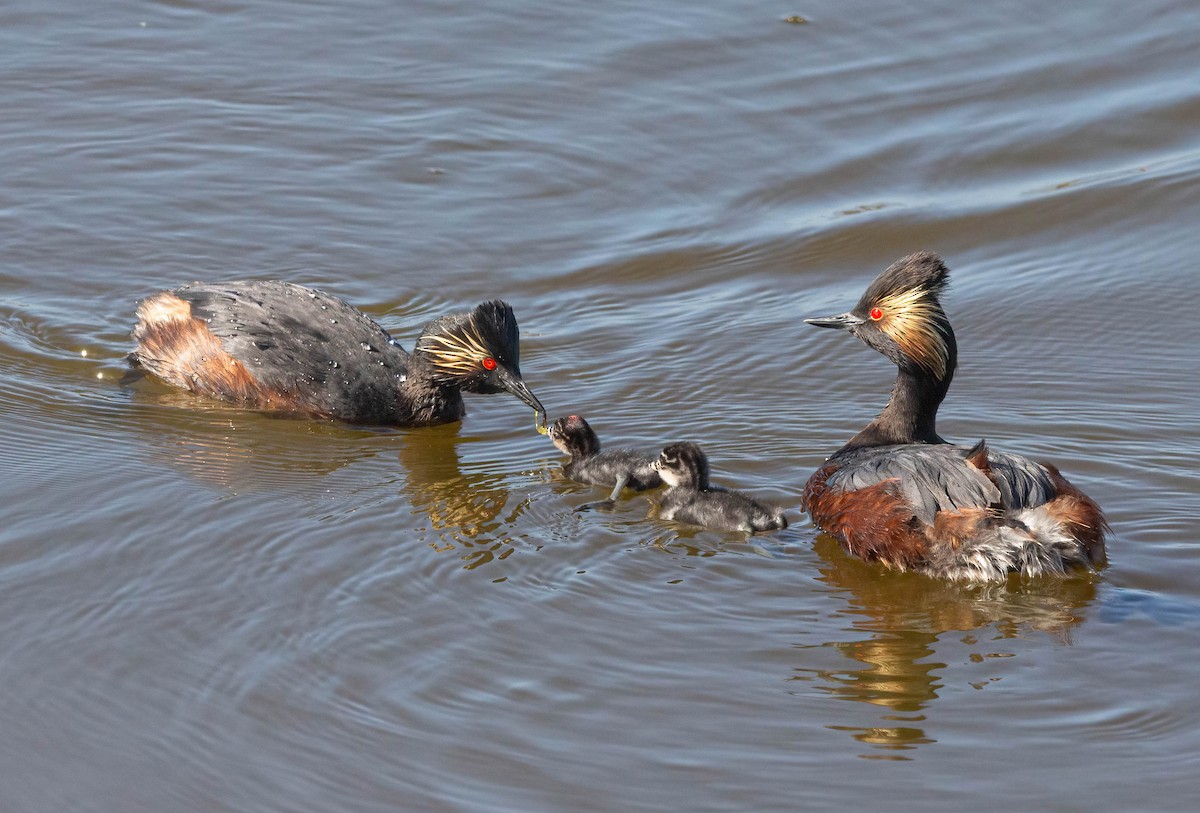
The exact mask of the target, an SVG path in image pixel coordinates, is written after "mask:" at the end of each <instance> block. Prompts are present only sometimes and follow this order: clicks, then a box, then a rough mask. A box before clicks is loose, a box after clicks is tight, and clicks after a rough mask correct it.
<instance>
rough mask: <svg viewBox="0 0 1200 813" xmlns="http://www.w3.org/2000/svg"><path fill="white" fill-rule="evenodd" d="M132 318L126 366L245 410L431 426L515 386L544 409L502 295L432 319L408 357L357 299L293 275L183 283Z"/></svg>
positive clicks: (149, 301) (144, 305)
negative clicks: (298, 281) (354, 303)
mask: <svg viewBox="0 0 1200 813" xmlns="http://www.w3.org/2000/svg"><path fill="white" fill-rule="evenodd" d="M137 316H138V323H137V325H136V326H135V327H134V329H133V338H134V339H135V340H136V341H137V347H136V348H134V350H133V352H132V353H130V355H129V359H130V361H131V363H133V364H134V365H135V366H140V367H142V368H144V369H146V370H148V371H149V372H151V373H153V374H154V375H155V376H157V377H158V378H160V379H162V380H163V381H165V382H167V383H168V384H172V385H174V386H176V387H180V388H182V389H187V390H192V391H193V392H196V393H199V394H201V395H206V396H209V397H211V398H217V399H219V400H222V401H228V402H230V403H234V404H238V405H240V406H243V407H249V408H255V409H266V410H271V411H275V412H285V413H297V414H302V415H310V416H313V417H323V418H333V419H336V420H339V421H345V422H347V423H357V424H377V425H388V426H427V425H431V424H440V423H449V422H452V421H457V420H460V419H461V418H462V417H463V414H464V413H465V409H464V407H463V399H462V392H463V391H466V392H476V393H498V392H510V393H512V394H513V395H515V396H516V397H517V398H520V399H521V400H522V401H524V402H525V403H526V404H528V405H529V406H531V407H533V409H534V410H535V411H536V412H538V413H541V412H544V410H543V408H542V404H541V402H540V401H538V399H537V398H535V397H534V395H533V393H532V392H530V391H529V388H528V387H527V386H526V385H525V382H524V381H522V380H521V368H520V335H519V331H518V328H517V319H516V317H515V316H514V315H513V311H512V308H511V307H509V305H508V304H507V303H505V302H501V301H499V300H496V301H492V302H484V303H483V304H481V305H478V306H476V307H475V309H474V310H471V311H469V312H466V313H457V314H453V315H450V316H442V317H440V318H438V319H434V320H433V321H431V322H429V324H427V325H425V328H424V329H423V330H422V332H421V334H420V336H419V337H418V338H417V341H416V345H415V347H414V349H413V352H412V354H411V355H410V354H409V353H407V352H405V350H404V349H403V348H402V347H401V346H400V344H399V343H398V342H396V341H395V340H394V339H393V338H392V337H391V336H390V335H388V332H387V331H386V330H384V329H383V328H382V327H380V326H379V325H378V324H377V323H376V322H375V321H374V320H373V319H371V317H369V316H367V315H366V314H365V313H363V312H362V311H360V310H358V309H357V308H354V307H351V306H350V305H349V304H347V303H346V302H344V301H343V300H341V299H338V298H337V297H334V296H330V295H329V294H327V293H324V292H322V291H317V290H314V289H311V288H305V287H302V286H300V285H293V284H291V283H288V282H277V281H249V282H226V283H217V284H200V283H197V284H193V285H188V286H184V287H182V288H178V289H176V290H173V291H162V292H159V293H157V294H155V295H153V296H151V297H149V298H147V299H145V300H143V301H142V302H141V303H140V304H139V305H138V309H137Z"/></svg>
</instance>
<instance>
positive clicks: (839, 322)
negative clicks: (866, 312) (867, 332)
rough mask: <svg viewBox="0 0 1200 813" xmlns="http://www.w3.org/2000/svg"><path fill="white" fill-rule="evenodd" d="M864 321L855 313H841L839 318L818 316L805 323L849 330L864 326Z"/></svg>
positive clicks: (806, 320)
mask: <svg viewBox="0 0 1200 813" xmlns="http://www.w3.org/2000/svg"><path fill="white" fill-rule="evenodd" d="M862 321H863V320H862V319H860V318H859V317H857V316H855V315H854V314H853V313H839V314H838V315H837V316H816V317H814V318H812V319H805V320H804V322H805V323H806V324H809V325H816V326H817V327H832V328H837V329H838V330H849V329H850V328H852V327H856V326H858V325H861V324H862Z"/></svg>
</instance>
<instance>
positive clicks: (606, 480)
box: [547, 415, 662, 510]
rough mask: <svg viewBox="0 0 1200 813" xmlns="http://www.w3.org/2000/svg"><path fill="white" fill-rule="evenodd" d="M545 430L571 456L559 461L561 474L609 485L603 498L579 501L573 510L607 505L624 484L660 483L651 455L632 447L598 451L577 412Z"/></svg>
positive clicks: (643, 486)
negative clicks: (561, 467)
mask: <svg viewBox="0 0 1200 813" xmlns="http://www.w3.org/2000/svg"><path fill="white" fill-rule="evenodd" d="M547 434H548V435H549V436H550V440H551V441H552V442H553V443H554V445H555V446H556V447H557V448H558V450H559V451H561V452H562V453H563V454H567V455H570V456H571V459H570V460H568V461H567V462H566V463H564V464H563V474H565V475H567V476H568V477H570V478H571V479H572V480H575V481H576V482H579V483H587V484H589V485H598V486H612V487H613V490H612V494H610V495H609V497H608V499H607V500H605V501H603V502H599V503H588V504H586V505H581V506H579V508H577V509H576V510H582V509H586V508H600V507H606V506H611V505H612V504H613V503H614V502H616V500H617V497H619V496H620V495H621V490H622V489H625V488H632V489H633V490H634V491H645V490H646V489H650V488H658V487H659V486H661V485H662V479H661V478H660V477H659V476H658V472H657V471H655V470H654V456H653V455H649V454H644V453H642V452H638V451H635V450H633V449H610V450H608V451H604V452H602V451H600V438H598V437H597V436H596V433H595V431H594V430H593V429H592V427H591V425H590V424H588V422H587V421H586V420H584V419H583V418H582V417H581V416H579V415H568V416H567V417H565V418H559V419H558V420H557V421H555V422H554V423H552V424H550V426H549V428H548V430H547Z"/></svg>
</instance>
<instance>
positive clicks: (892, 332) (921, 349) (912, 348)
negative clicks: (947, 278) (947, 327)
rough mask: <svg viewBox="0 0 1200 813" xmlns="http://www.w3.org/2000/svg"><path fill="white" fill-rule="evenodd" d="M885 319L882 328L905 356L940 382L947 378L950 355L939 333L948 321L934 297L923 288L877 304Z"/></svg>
mask: <svg viewBox="0 0 1200 813" xmlns="http://www.w3.org/2000/svg"><path fill="white" fill-rule="evenodd" d="M878 307H879V308H881V309H882V310H883V313H884V314H885V316H884V318H883V319H882V320H881V321H880V322H879V328H880V330H882V331H883V332H884V333H886V334H887V335H888V336H890V337H891V338H892V340H893V341H895V342H896V344H898V345H899V346H900V349H901V350H903V351H904V353H905V355H907V356H908V357H909V358H911V359H912V360H913V361H915V362H916V363H917V364H919V365H920V366H921V367H924V368H925V369H926V370H928V371H929V372H930V373H932V374H933V375H934V376H936V377H937V378H945V377H946V373H947V370H946V367H947V366H948V365H949V363H950V352H949V350H948V349H947V348H946V340H945V338H944V337H943V336H942V333H941V331H939V330H938V325H939V323H941V322H943V321H944V320H945V318H946V317H945V315H944V314H943V313H942V309H941V307H940V306H939V305H938V304H937V300H936V299H934V294H933V293H932V292H931V291H929V290H928V289H927V288H925V287H923V286H918V287H916V288H908V289H905V290H903V291H898V292H897V293H894V294H891V295H889V296H886V297H884V298H883V299H881V300H880V301H879V302H878Z"/></svg>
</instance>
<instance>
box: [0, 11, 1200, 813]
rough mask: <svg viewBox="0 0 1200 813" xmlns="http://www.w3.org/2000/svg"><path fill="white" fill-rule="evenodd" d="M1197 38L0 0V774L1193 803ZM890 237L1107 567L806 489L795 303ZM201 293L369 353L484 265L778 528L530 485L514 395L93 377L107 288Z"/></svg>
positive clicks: (601, 377) (811, 454)
mask: <svg viewBox="0 0 1200 813" xmlns="http://www.w3.org/2000/svg"><path fill="white" fill-rule="evenodd" d="M792 15H801V16H802V17H803V18H804V19H805V20H806V22H805V23H803V24H801V23H799V22H792V23H789V22H786V21H785V19H786V18H788V17H791V16H792ZM1198 49H1200V8H1197V7H1195V6H1194V4H1188V3H1184V2H1179V1H1178V0H1162V2H1151V3H1149V4H1140V5H1134V6H1130V5H1128V4H1126V5H1122V4H1114V3H1105V2H1084V3H1076V4H1072V5H1071V6H1070V7H1069V8H1065V7H1064V8H1057V7H1049V6H1047V5H1046V4H1044V3H1032V2H1020V3H1016V4H1006V5H1004V6H1003V7H1001V6H996V5H995V4H992V5H988V6H986V7H983V6H981V7H972V6H963V5H962V4H955V3H945V2H935V0H922V1H921V2H917V3H909V4H905V5H902V6H899V5H894V4H877V3H857V2H853V3H833V2H824V0H822V1H821V2H817V3H815V4H812V5H807V6H804V7H799V6H793V5H788V4H770V3H766V4H764V3H760V2H746V1H745V0H733V2H728V3H723V4H718V5H717V6H701V7H697V6H696V5H695V4H683V3H679V2H675V0H669V1H668V2H666V3H657V4H652V7H646V5H645V4H637V3H603V4H594V3H593V4H588V3H572V2H568V3H561V2H560V3H550V2H545V1H544V0H518V1H517V2H512V3H508V4H503V5H502V6H489V5H488V4H478V3H477V4H468V5H466V6H454V5H446V4H440V3H419V2H405V3H401V4H395V3H385V2H375V1H373V0H358V1H357V2H351V3H339V4H300V5H297V4H294V3H284V2H279V0H265V1H264V2H258V3H253V4H240V3H232V2H218V3H196V2H179V0H171V1H170V2H141V3H117V4H115V5H114V4H108V5H105V6H104V7H103V8H100V7H98V6H96V5H95V4H89V3H81V2H77V1H76V2H68V3H65V4H64V3H58V4H56V5H55V6H54V7H53V8H51V7H49V6H46V5H45V4H37V3H33V2H30V1H29V0H13V2H9V3H7V4H5V5H4V7H3V9H0V102H2V103H3V108H4V111H5V115H4V116H3V117H0V179H2V183H0V256H3V263H0V461H2V462H3V467H4V472H5V474H4V477H3V482H2V485H0V506H2V507H0V517H2V522H0V653H2V654H0V679H2V680H3V685H4V687H5V692H4V699H3V700H2V701H0V726H2V727H3V730H4V732H5V737H4V745H3V746H2V747H0V808H3V809H4V810H5V811H46V810H94V811H112V810H122V811H139V810H145V811H162V810H171V811H214V810H237V811H256V810H262V811H280V810H289V811H291V810H294V811H310V810H311V811H325V810H342V811H373V810H414V811H418V810H419V811H479V810H488V811H522V812H523V813H525V812H527V811H543V810H544V811H560V810H571V811H593V810H594V811H614V810H622V811H625V810H638V811H653V810H661V811H678V810H692V811H730V810H745V811H772V810H779V811H783V810H797V809H844V808H846V807H847V806H856V807H863V808H875V809H898V808H913V809H916V808H920V809H926V810H962V809H965V808H968V807H972V808H973V807H978V805H979V800H980V799H987V800H988V802H987V805H988V806H992V807H996V808H1000V807H1005V808H1010V809H1046V810H1049V809H1059V810H1067V809H1089V810H1130V809H1154V810H1181V811H1183V810H1191V809H1193V808H1194V804H1195V802H1194V800H1195V797H1196V793H1197V791H1198V790H1200V781H1198V780H1197V779H1196V778H1195V777H1196V775H1197V755H1198V754H1200V737H1198V735H1197V733H1196V732H1197V731H1200V714H1198V712H1197V711H1196V703H1195V686H1196V682H1197V672H1196V668H1195V666H1194V661H1193V660H1192V658H1193V656H1194V654H1193V653H1194V652H1195V651H1196V646H1197V643H1198V642H1200V641H1198V639H1200V548H1198V546H1197V545H1196V542H1197V541H1198V540H1200V520H1197V517H1198V516H1200V496H1198V495H1200V476H1198V475H1197V470H1196V461H1197V459H1198V457H1200V426H1198V425H1197V419H1196V415H1197V414H1200V387H1197V384H1196V380H1197V373H1198V372H1200V367H1198V365H1197V362H1196V348H1197V347H1198V346H1200V329H1198V328H1197V327H1196V324H1197V323H1196V320H1195V316H1194V313H1193V311H1194V310H1195V305H1194V303H1196V302H1197V301H1200V270H1198V267H1197V262H1196V252H1195V248H1194V246H1195V224H1196V223H1197V222H1198V221H1200V204H1198V201H1200V196H1197V194H1196V189H1197V181H1198V180H1200V85H1197V83H1196V75H1197V73H1196V68H1197V62H1196V56H1195V55H1196V53H1197V52H1198ZM923 249H927V250H936V251H939V252H940V253H942V254H943V256H944V257H945V258H946V260H947V262H948V264H949V265H950V267H951V269H952V273H953V283H952V289H951V292H950V294H949V295H948V297H947V308H948V311H949V314H950V317H951V319H952V320H953V322H954V324H955V328H956V330H957V333H958V338H959V346H960V356H961V359H960V368H959V371H958V375H957V377H956V379H955V382H954V386H953V388H952V390H951V393H950V396H949V398H948V399H947V401H946V403H945V405H944V407H943V410H942V413H941V420H940V422H939V430H940V431H941V432H942V434H944V435H946V436H947V437H951V438H954V439H956V440H959V441H963V442H973V441H974V440H977V439H978V438H980V437H986V438H987V439H988V442H989V443H990V444H992V445H993V446H995V447H998V448H1004V449H1007V450H1011V451H1016V452H1021V453H1026V454H1030V455H1033V456H1035V457H1038V458H1041V459H1046V460H1051V461H1054V462H1055V463H1057V464H1058V465H1059V466H1060V467H1061V468H1062V469H1063V470H1064V472H1066V473H1067V474H1068V476H1070V477H1071V478H1072V480H1073V481H1074V482H1075V483H1076V484H1078V485H1079V486H1081V487H1082V488H1084V489H1085V490H1086V491H1087V492H1088V493H1089V494H1091V495H1092V496H1094V497H1095V498H1096V499H1097V500H1098V501H1099V502H1100V503H1101V505H1103V506H1104V507H1105V509H1106V510H1107V512H1108V515H1109V518H1110V520H1111V523H1112V526H1113V531H1114V533H1113V537H1112V540H1111V543H1110V560H1111V564H1110V566H1109V567H1108V569H1107V570H1105V571H1104V572H1103V573H1102V574H1100V575H1098V576H1096V577H1094V578H1080V579H1073V580H1066V581H1053V580H1051V581H1046V582H1037V583H1027V584H1019V583H1013V584H1008V585H997V586H979V587H964V586H955V585H948V584H942V583H938V582H933V581H931V580H928V579H925V578H923V577H919V576H910V575H896V574H888V573H885V572H883V571H881V570H880V569H879V568H877V567H875V566H872V565H867V564H864V563H861V562H858V561H854V560H851V559H849V558H847V557H846V556H844V555H843V554H842V553H841V552H840V551H839V550H838V549H837V546H836V544H834V543H833V542H832V541H831V540H829V539H828V538H826V537H820V536H818V535H817V534H816V533H815V531H814V530H813V529H812V528H811V526H810V525H809V524H808V523H807V521H806V520H805V518H804V516H803V515H802V514H801V512H800V511H799V508H798V506H799V495H800V492H801V489H802V487H803V483H804V481H805V479H806V478H807V476H808V474H809V473H810V472H811V471H812V470H813V469H814V468H815V467H816V465H817V464H819V462H820V461H821V460H822V459H823V458H824V457H825V455H827V454H828V453H830V452H831V451H832V450H834V449H835V448H837V447H838V446H839V445H840V444H841V443H842V442H843V441H844V440H845V439H846V438H847V437H849V436H850V435H851V434H853V433H854V432H855V431H856V430H857V429H858V428H859V427H861V426H862V424H863V423H865V422H866V421H867V420H869V419H870V418H871V417H872V416H873V415H874V414H875V413H876V411H877V410H878V409H879V408H880V407H881V406H882V404H883V403H884V401H885V399H886V395H887V390H888V387H889V385H890V380H891V369H890V367H889V366H888V363H887V362H886V360H884V359H882V358H881V357H879V356H878V355H876V354H874V353H871V352H869V351H868V350H866V349H865V348H863V347H862V346H861V345H859V344H858V343H856V342H853V341H851V340H850V339H848V338H846V337H844V336H837V335H834V334H832V333H831V332H829V331H817V330H813V329H812V328H810V327H808V326H806V325H804V324H802V322H801V321H800V320H801V319H802V317H804V316H811V315H819V314H825V313H830V312H835V311H839V310H844V309H846V308H848V307H849V306H850V305H852V304H853V303H854V301H856V300H857V298H858V296H859V294H860V293H861V291H862V289H863V287H864V286H865V285H866V284H867V283H868V282H869V281H870V279H871V278H872V277H873V276H874V275H875V274H876V273H877V272H878V271H879V270H881V269H882V268H883V267H885V266H886V265H887V264H888V263H890V262H891V261H893V260H895V259H897V258H898V257H900V256H903V255H904V254H906V253H909V252H911V251H915V250H923ZM243 277H254V278H281V279H286V280H290V281H292V282H297V283H302V284H311V285H318V286H320V287H322V288H325V289H326V290H328V291H330V292H332V293H335V294H337V295H340V296H343V297H345V298H347V299H348V300H350V301H352V302H354V303H355V304H357V305H359V306H360V307H362V308H364V309H365V310H366V311H368V312H369V313H371V314H372V315H373V316H375V317H376V318H378V319H379V321H380V322H381V323H383V324H384V325H385V326H386V327H388V328H389V329H390V330H392V331H393V332H394V334H395V335H396V336H397V338H398V339H400V340H401V341H402V342H403V343H405V344H406V345H411V342H412V339H413V338H414V337H415V335H416V334H417V332H418V330H419V328H420V325H422V324H423V323H424V322H425V321H427V320H428V319H431V318H433V317H435V316H437V315H440V314H443V313H447V312H451V311H454V310H458V309H464V308H467V307H470V306H471V305H473V304H474V303H476V302H478V301H480V300H482V299H485V298H489V297H493V296H503V297H505V298H506V299H508V300H509V301H511V302H512V304H513V306H514V308H515V309H516V312H517V314H518V316H519V318H520V320H521V326H522V338H523V349H522V368H523V370H524V372H525V376H526V379H527V381H528V382H529V383H530V385H531V387H532V388H533V389H534V391H535V392H536V393H537V394H538V396H539V397H540V398H541V399H542V400H543V402H545V403H546V405H547V406H548V407H549V408H550V409H551V411H552V413H556V414H564V413H566V412H568V411H577V412H581V413H582V414H585V415H587V416H588V417H589V419H590V420H591V421H592V423H593V424H594V425H595V426H596V427H597V429H598V430H599V431H600V433H601V434H602V437H604V438H605V439H607V440H608V441H610V442H611V443H622V444H630V445H637V446H644V447H646V448H654V447H655V446H658V445H661V444H662V443H664V442H666V441H670V440H679V439H692V440H697V441H700V442H702V443H703V444H704V445H705V447H706V448H707V449H708V451H709V453H710V455H711V457H712V459H713V464H714V468H715V470H716V472H717V476H716V479H717V480H718V481H719V482H723V483H725V484H729V485H737V486H739V487H743V488H746V489H748V490H752V491H754V492H756V493H758V494H760V495H762V496H764V497H766V498H769V499H773V500H775V501H777V502H779V503H780V504H782V505H784V506H785V507H787V508H788V509H789V514H790V516H791V518H792V520H793V526H792V528H791V529H789V530H788V531H786V532H782V533H776V534H769V535H765V536H761V537H755V538H753V539H746V538H744V537H742V536H739V535H722V534H714V533H709V532H696V531H693V530H688V529H685V528H681V527H679V526H674V525H671V524H668V523H661V522H658V521H656V520H650V519H647V517H646V514H647V502H646V500H645V499H644V498H637V499H631V500H628V501H626V502H624V503H622V504H621V505H620V506H619V507H618V509H617V510H615V511H613V512H610V513H587V514H577V513H573V512H572V511H571V509H572V508H573V507H574V506H576V505H578V504H580V503H583V502H588V501H591V500H594V499H597V498H598V496H599V495H598V494H597V492H596V491H595V490H594V489H589V488H584V487H580V486H575V485H572V484H570V483H567V482H564V481H563V480H562V478H561V476H559V475H558V474H557V473H556V472H557V466H558V463H559V458H558V456H557V454H556V453H555V451H554V450H553V448H552V447H551V446H550V445H549V444H548V443H547V442H546V440H545V439H544V438H543V437H541V436H539V435H537V434H535V433H534V432H533V431H532V430H533V427H532V420H531V416H530V414H529V411H528V410H527V409H526V408H524V407H523V406H522V405H520V404H519V403H518V402H517V401H515V400H514V399H512V398H509V397H501V396H497V397H488V398H484V397H473V398H471V399H470V401H469V403H468V411H469V414H468V416H467V418H466V420H465V421H464V422H463V423H462V424H461V426H449V427H440V428H436V429H425V430H412V431H406V430H395V431H375V430H366V429H359V428H351V427H345V426H338V425H334V424H326V423H319V422H312V421H304V420H278V419H273V418H270V417H266V416H263V415H258V414H254V413H249V412H245V411H239V410H236V409H231V408H228V407H225V406H222V405H219V404H213V403H206V402H203V401H200V400H198V399H195V398H193V397H191V396H188V395H184V394H180V393H175V392H172V391H170V390H168V389H166V388H164V387H162V386H160V385H157V384H155V383H153V382H150V381H145V380H143V381H139V382H134V383H133V384H131V385H126V384H123V383H122V376H123V374H124V372H125V366H124V358H123V357H124V354H125V353H126V352H127V351H128V350H129V347H130V343H129V339H128V330H129V327H130V325H131V322H132V314H133V310H134V307H135V305H136V302H137V300H138V299H140V298H141V297H143V296H146V295H147V294H149V293H151V292H153V291H156V290H159V289H161V288H165V287H170V286H174V285H177V284H179V283H183V282H187V281H190V280H194V279H205V280H229V279H236V278H243Z"/></svg>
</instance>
